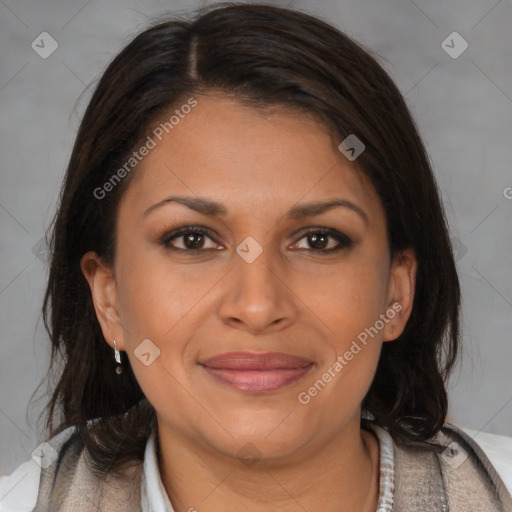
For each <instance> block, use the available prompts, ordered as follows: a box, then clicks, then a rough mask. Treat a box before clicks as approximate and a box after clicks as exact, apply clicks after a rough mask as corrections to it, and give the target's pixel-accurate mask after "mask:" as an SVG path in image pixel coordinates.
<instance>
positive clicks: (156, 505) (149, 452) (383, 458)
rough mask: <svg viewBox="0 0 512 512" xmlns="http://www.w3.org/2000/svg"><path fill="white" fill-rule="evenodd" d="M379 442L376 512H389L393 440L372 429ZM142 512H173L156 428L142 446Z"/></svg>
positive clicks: (387, 435) (379, 430) (391, 489)
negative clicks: (159, 465) (159, 453)
mask: <svg viewBox="0 0 512 512" xmlns="http://www.w3.org/2000/svg"><path fill="white" fill-rule="evenodd" d="M372 427H373V430H374V432H375V434H376V435H377V437H378V439H379V452H380V463H379V466H380V484H379V486H380V492H379V502H378V506H377V512H390V511H391V510H392V508H393V492H394V457H393V440H392V438H391V436H390V435H389V432H387V430H385V429H383V428H382V427H379V426H377V425H372ZM141 507H142V512H174V509H173V508H172V505H171V502H170V501H169V497H168V496H167V492H166V490H165V487H164V485H163V483H162V479H161V478H160V471H159V468H158V460H157V454H156V427H155V428H153V430H152V431H151V434H150V435H149V437H148V441H147V443H146V450H145V452H144V467H143V470H142V475H141Z"/></svg>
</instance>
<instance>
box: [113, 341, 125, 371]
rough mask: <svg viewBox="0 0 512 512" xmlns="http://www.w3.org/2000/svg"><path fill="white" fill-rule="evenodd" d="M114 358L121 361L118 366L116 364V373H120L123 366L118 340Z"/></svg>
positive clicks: (115, 345) (115, 344)
mask: <svg viewBox="0 0 512 512" xmlns="http://www.w3.org/2000/svg"><path fill="white" fill-rule="evenodd" d="M114 358H115V360H116V362H118V363H119V365H118V366H116V373H117V374H118V375H119V374H120V373H122V371H123V367H122V366H121V354H120V353H119V350H117V343H116V340H114Z"/></svg>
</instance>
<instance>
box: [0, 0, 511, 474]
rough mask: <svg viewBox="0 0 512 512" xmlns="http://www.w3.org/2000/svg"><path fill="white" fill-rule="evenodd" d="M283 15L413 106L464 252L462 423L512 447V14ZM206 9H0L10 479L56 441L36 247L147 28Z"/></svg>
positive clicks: (487, 4)
mask: <svg viewBox="0 0 512 512" xmlns="http://www.w3.org/2000/svg"><path fill="white" fill-rule="evenodd" d="M269 3H272V2H269ZM274 3H276V4H279V5H290V6H292V7H297V8H300V9H303V10H305V11H307V12H310V13H312V14H317V15H319V16H321V17H323V18H324V19H327V20H330V21H331V22H333V23H335V24H337V25H338V26H339V27H340V28H341V29H342V30H344V31H346V32H347V33H348V34H349V35H352V36H354V37H355V38H356V39H358V40H359V41H360V42H362V43H363V44H364V45H366V46H367V47H369V48H370V49H373V50H374V51H375V52H377V53H378V55H379V56H380V60H381V63H382V64H383V65H384V67H385V68H386V70H387V71H388V72H389V73H390V74H391V76H392V77H393V78H394V80H395V81H396V83H397V85H398V86H399V88H400V90H401V91H402V93H403V94H404V95H405V97H406V100H407V103H408V105H409V107H410V108H411V110H412V113H413V115H414V117H415V119H416V121H417V124H418V127H419V129H420V132H421V134H422V136H423V138H424V141H425V144H426V146H427V149H428V151H429V154H430V157H431V159H432V163H433V165H434V167H435V171H436V176H437V179H438V183H439V186H440V189H441V191H442V196H443V201H444V204H445V208H446V212H447V215H448V219H449V222H450V225H451V229H452V236H453V237H454V238H456V241H455V243H456V246H457V248H458V255H457V259H458V261H457V265H458V269H459V272H460V278H461V282H462V287H463V297H464V305H463V322H464V323H463V334H464V342H465V343H464V345H465V354H464V358H463V363H462V365H461V366H460V367H459V369H458V370H457V371H456V372H455V373H454V375H453V377H452V379H451V383H450V396H451V407H450V420H452V421H453V422H455V423H458V424H461V425H464V426H467V427H471V428H474V429H476V430H481V429H482V430H484V431H488V432H493V433H499V434H506V435H509V436H512V371H511V369H510V363H511V361H512V339H511V336H510V330H511V328H512V279H511V269H510V262H511V258H510V254H511V252H512V230H511V228H510V224H511V220H512V200H511V199H507V197H506V193H504V191H506V190H509V191H510V192H511V193H510V194H509V197H511V196H512V190H511V189H507V187H512V173H511V167H510V162H511V161H512V144H511V134H512V130H511V129H512V44H511V43H512V30H511V27H512V3H511V1H510V0H500V1H497V0H471V1H468V0H464V1H462V0H450V1H445V0H431V1H420V0H414V1H413V0H380V1H378V0H352V1H345V0H323V1H320V0H315V1H313V0H309V1H308V0H303V1H294V2H288V3H285V2H274ZM200 5H202V2H192V1H190V0H189V1H182V2H165V1H156V0H154V1H150V0H146V1H140V0H139V1H125V2H121V1H120V0H106V1H105V0H104V1H100V0H91V1H89V2H88V1H87V0H73V1H67V2H64V1H51V0H45V1H39V2H36V1H35V0H31V1H25V0H22V1H14V0H3V1H1V2H0V48H1V50H0V52H1V56H0V105H1V120H0V130H1V132H0V144H1V151H0V161H1V165H0V172H1V176H0V178H1V179H0V183H1V188H0V226H1V237H0V261H1V265H0V311H1V313H0V315H1V317H0V318H1V320H0V321H1V327H2V328H1V332H0V336H1V341H0V343H1V352H0V355H1V357H0V432H1V436H0V474H6V473H10V472H11V471H13V470H14V469H15V468H16V467H17V466H18V465H19V464H20V463H21V462H23V461H25V460H27V459H28V458H29V457H30V453H31V452H32V450H33V449H34V448H35V447H36V446H37V445H38V444H39V442H41V441H42V440H43V438H42V434H41V423H38V422H37V415H38V414H39V412H40V411H41V408H42V406H43V404H44V403H45V401H46V398H43V399H42V400H40V401H39V402H35V403H34V406H33V407H32V408H31V409H29V410H28V414H27V406H28V403H29V399H30V396H31V394H32V393H33V391H34V390H35V388H36V386H37V385H38V384H39V382H40V380H41V378H42V377H43V376H44V374H45V372H46V369H47V363H48V356H49V347H50V345H49V341H48V338H47V335H46V332H45V330H44V328H43V325H42V321H41V315H40V309H41V303H42V297H43V291H44V286H45V272H46V265H45V262H44V254H39V256H37V254H38V253H37V244H38V243H39V241H40V240H41V237H42V236H43V233H44V230H45V228H46V227H47V226H48V224H49V222H50V220H51V217H52V214H53V211H54V209H55V204H56V200H57V197H58V190H59V186H60V182H61V179H62V177H63V173H64V170H65V167H66V163H67V159H68V158H69V155H70V152H71V147H72V144H73V140H74V137H75V134H76V130H77V127H78V123H79V121H80V116H81V114H82V113H83V110H84V108H85V105H86V103H87V100H88V99H89V97H90V89H87V86H88V85H89V84H91V83H92V82H93V81H94V80H96V79H97V78H98V77H99V75H100V74H101V72H102V70H103V69H104V68H105V66H106V65H107V63H108V62H109V61H110V60H111V58H112V57H113V55H114V54H115V53H117V52H118V51H119V50H120V48H121V46H122V45H123V44H125V43H126V42H128V41H129V40H130V39H131V38H132V37H133V36H134V35H135V34H136V33H137V32H138V31H140V30H141V29H143V28H144V27H145V26H146V24H147V22H148V18H152V17H154V16H156V15H159V14H163V13H165V12H174V11H182V12H183V11H186V10H189V9H192V8H196V7H199V6H200ZM43 31H47V32H49V33H50V34H51V35H52V37H53V38H55V39H56V41H57V42H58V45H59V46H58V49H57V50H56V51H55V52H54V53H53V54H52V55H51V56H50V57H48V58H47V59H43V58H41V57H40V56H39V55H38V54H37V53H36V52H35V51H34V50H33V49H32V48H31V43H32V41H34V40H35V39H36V38H37V37H38V36H39V34H41V33H42V32H43ZM453 31H457V32H458V33H460V35H461V36H462V37H463V38H464V39H465V40H466V41H467V42H468V44H469V47H468V49H467V50H466V51H465V52H464V53H463V54H462V55H460V56H459V57H458V58H456V59H454V58H452V57H450V56H449V55H448V54H447V53H446V51H445V50H444V49H443V47H442V45H441V44H442V42H443V41H444V40H445V39H446V38H447V36H448V35H449V34H451V33H452V32H453ZM448 44H450V45H453V44H455V48H456V49H457V48H458V47H459V46H457V44H458V43H455V42H454V43H453V44H452V43H451V42H449V43H448ZM84 90H85V92H84ZM82 92H83V94H82ZM42 391H44V388H41V390H40V391H39V393H38V394H37V395H36V398H37V397H39V396H41V392H42Z"/></svg>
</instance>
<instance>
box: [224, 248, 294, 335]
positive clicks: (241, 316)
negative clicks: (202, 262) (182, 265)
mask: <svg viewBox="0 0 512 512" xmlns="http://www.w3.org/2000/svg"><path fill="white" fill-rule="evenodd" d="M271 252H272V251H271V250H265V249H264V250H263V252H262V253H261V255H260V256H259V257H258V258H256V260H254V261H253V262H252V263H248V262H247V261H245V260H244V259H243V258H241V257H239V256H238V254H235V255H234V262H233V265H234V268H233V270H232V271H231V272H230V273H229V274H228V276H227V279H228V281H227V283H228V284H227V285H226V288H225V291H224V293H223V295H222V298H221V302H220V306H219V308H218V314H219V316H220V318H221V319H222V321H223V322H224V323H225V324H226V325H229V326H230V327H233V328H235V329H241V330H245V331H247V332H249V333H251V334H262V333H265V332H272V331H275V330H280V329H284V328H286V327H288V326H290V325H291V324H293V323H294V322H295V320H296V318H297V315H298V306H297V297H296V296H295V294H294V293H293V290H292V289H291V287H290V283H289V282H287V275H286V272H285V270H284V268H283V266H282V265H280V264H279V258H272V254H271Z"/></svg>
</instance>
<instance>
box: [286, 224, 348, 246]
mask: <svg viewBox="0 0 512 512" xmlns="http://www.w3.org/2000/svg"><path fill="white" fill-rule="evenodd" d="M300 240H306V244H307V245H308V246H309V247H299V246H298V245H299V243H300ZM353 244H354V243H353V241H352V240H351V239H350V238H349V237H348V236H347V235H345V234H343V233H340V232H339V231H336V230H335V229H330V228H312V229H310V230H309V231H307V232H306V233H305V234H304V235H303V236H302V237H301V238H300V239H299V241H298V242H295V244H294V245H293V247H294V248H296V249H301V250H302V249H305V250H311V251H313V252H333V251H337V250H340V249H344V248H349V247H352V246H353Z"/></svg>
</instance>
